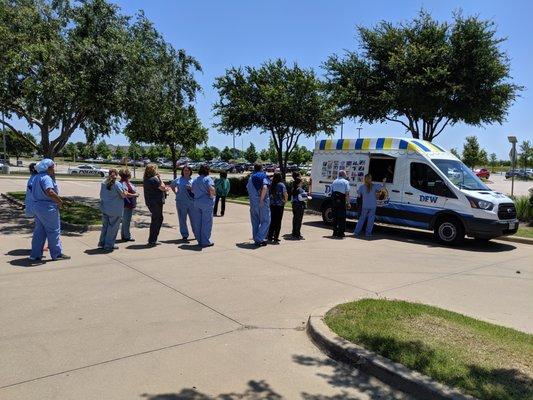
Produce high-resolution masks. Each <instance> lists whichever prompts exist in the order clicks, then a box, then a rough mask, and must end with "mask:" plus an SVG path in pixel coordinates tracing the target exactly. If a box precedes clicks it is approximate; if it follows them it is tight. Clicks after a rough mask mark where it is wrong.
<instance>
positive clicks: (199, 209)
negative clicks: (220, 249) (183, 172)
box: [192, 164, 216, 247]
mask: <svg viewBox="0 0 533 400" xmlns="http://www.w3.org/2000/svg"><path fill="white" fill-rule="evenodd" d="M192 193H193V195H194V207H193V218H192V230H193V232H194V236H195V237H196V240H197V241H198V244H199V245H200V246H201V247H209V246H213V245H214V243H213V242H212V241H211V231H212V229H213V208H214V205H215V195H216V191H215V183H214V182H213V179H211V177H210V176H209V167H208V166H207V165H205V164H202V165H201V166H200V169H199V170H198V177H196V179H195V180H194V181H193V182H192Z"/></svg>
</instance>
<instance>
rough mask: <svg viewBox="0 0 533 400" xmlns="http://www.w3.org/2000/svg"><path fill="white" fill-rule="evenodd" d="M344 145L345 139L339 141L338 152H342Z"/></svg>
mask: <svg viewBox="0 0 533 400" xmlns="http://www.w3.org/2000/svg"><path fill="white" fill-rule="evenodd" d="M343 145H344V139H339V140H337V150H342V146H343Z"/></svg>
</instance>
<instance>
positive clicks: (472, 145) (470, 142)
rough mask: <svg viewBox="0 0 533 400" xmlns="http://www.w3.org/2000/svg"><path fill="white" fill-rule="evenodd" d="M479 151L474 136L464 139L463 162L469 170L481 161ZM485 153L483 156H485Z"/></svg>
mask: <svg viewBox="0 0 533 400" xmlns="http://www.w3.org/2000/svg"><path fill="white" fill-rule="evenodd" d="M482 151H483V152H484V150H481V149H480V147H479V142H478V140H477V137H476V136H467V137H466V139H465V144H464V145H463V158H462V160H463V162H464V163H465V164H466V165H467V166H468V167H470V168H474V167H475V166H476V165H478V164H480V161H481V159H482V154H480V153H481V152H482ZM486 154H487V153H486V152H485V156H486Z"/></svg>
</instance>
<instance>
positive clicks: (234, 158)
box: [233, 132, 237, 160]
mask: <svg viewBox="0 0 533 400" xmlns="http://www.w3.org/2000/svg"><path fill="white" fill-rule="evenodd" d="M236 159H237V157H235V132H233V160H236Z"/></svg>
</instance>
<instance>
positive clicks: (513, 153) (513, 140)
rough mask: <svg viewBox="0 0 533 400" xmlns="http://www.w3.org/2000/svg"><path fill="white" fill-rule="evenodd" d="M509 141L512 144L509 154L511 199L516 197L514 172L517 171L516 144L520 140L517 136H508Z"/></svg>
mask: <svg viewBox="0 0 533 400" xmlns="http://www.w3.org/2000/svg"><path fill="white" fill-rule="evenodd" d="M507 139H508V140H509V143H511V144H512V146H513V147H512V148H511V152H510V153H509V156H510V157H511V197H513V195H514V170H515V163H516V143H517V142H518V140H517V139H516V136H507Z"/></svg>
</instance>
